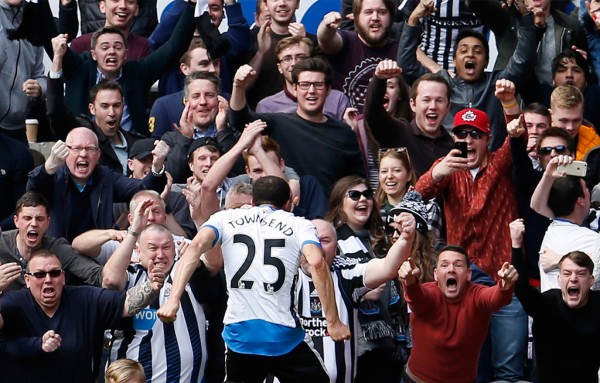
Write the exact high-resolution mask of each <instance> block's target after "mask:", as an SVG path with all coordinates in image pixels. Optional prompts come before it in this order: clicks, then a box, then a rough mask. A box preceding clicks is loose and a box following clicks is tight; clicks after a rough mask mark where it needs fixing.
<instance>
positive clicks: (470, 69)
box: [465, 60, 477, 76]
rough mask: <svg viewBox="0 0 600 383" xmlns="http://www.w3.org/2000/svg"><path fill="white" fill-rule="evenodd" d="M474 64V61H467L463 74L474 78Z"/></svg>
mask: <svg viewBox="0 0 600 383" xmlns="http://www.w3.org/2000/svg"><path fill="white" fill-rule="evenodd" d="M476 67H477V66H476V64H475V61H473V60H467V61H466V62H465V72H466V73H467V74H468V75H469V76H474V75H475V70H476Z"/></svg>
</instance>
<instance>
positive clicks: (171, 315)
mask: <svg viewBox="0 0 600 383" xmlns="http://www.w3.org/2000/svg"><path fill="white" fill-rule="evenodd" d="M215 239H216V234H215V232H214V230H213V229H212V228H210V227H203V228H202V229H200V231H198V234H196V236H195V237H194V239H193V240H192V243H191V244H190V245H189V246H188V247H187V249H185V250H184V251H183V253H182V254H181V258H179V261H178V262H177V271H175V278H174V279H173V287H172V288H171V294H170V295H169V298H168V299H167V301H166V302H165V304H163V305H162V307H161V308H160V309H159V310H158V312H157V315H158V317H159V318H160V320H161V321H163V322H172V321H174V320H175V319H177V311H178V310H179V301H180V300H181V296H182V295H183V291H184V289H185V285H186V284H187V283H188V282H189V281H190V278H191V277H192V274H194V270H196V268H197V267H198V265H199V264H200V256H201V255H202V254H203V253H204V252H206V251H207V250H209V249H211V248H212V247H213V243H214V241H215Z"/></svg>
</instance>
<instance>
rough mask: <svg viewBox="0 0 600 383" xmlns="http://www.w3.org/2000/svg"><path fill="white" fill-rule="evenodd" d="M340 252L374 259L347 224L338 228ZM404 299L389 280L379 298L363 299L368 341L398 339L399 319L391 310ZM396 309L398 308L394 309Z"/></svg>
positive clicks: (363, 323) (362, 314) (361, 312)
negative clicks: (394, 316)
mask: <svg viewBox="0 0 600 383" xmlns="http://www.w3.org/2000/svg"><path fill="white" fill-rule="evenodd" d="M336 232H337V237H338V241H337V244H338V248H339V250H340V254H341V255H342V256H344V257H348V258H360V259H365V258H366V259H372V258H376V257H377V256H376V255H375V254H373V253H372V252H371V251H370V250H369V249H368V248H367V246H365V243H364V242H363V241H362V240H361V239H360V238H359V237H357V236H356V233H355V232H354V231H353V230H352V229H351V228H350V227H349V226H348V225H346V224H343V225H342V226H340V227H338V228H337V229H336ZM401 301H402V296H400V294H399V293H398V288H397V286H396V282H393V281H392V282H388V283H387V284H386V288H385V290H384V292H383V293H382V294H381V296H380V297H379V299H378V300H376V301H368V300H362V301H361V302H360V304H359V312H358V321H359V323H360V327H361V330H362V333H363V336H364V337H365V339H366V340H367V341H373V340H377V339H383V338H391V339H396V338H397V336H398V335H399V334H398V330H399V329H398V326H397V325H396V323H397V320H394V318H392V316H393V315H392V314H391V311H390V310H393V311H396V310H397V308H396V305H397V304H399V303H400V302H401ZM394 309H396V310H394Z"/></svg>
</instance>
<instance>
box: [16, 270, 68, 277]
mask: <svg viewBox="0 0 600 383" xmlns="http://www.w3.org/2000/svg"><path fill="white" fill-rule="evenodd" d="M62 273H63V270H61V269H54V270H50V271H35V272H33V273H25V274H26V275H30V276H32V277H35V278H36V279H44V278H46V275H48V274H50V278H58V277H60V276H61V275H62Z"/></svg>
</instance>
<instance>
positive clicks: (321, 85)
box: [296, 81, 325, 90]
mask: <svg viewBox="0 0 600 383" xmlns="http://www.w3.org/2000/svg"><path fill="white" fill-rule="evenodd" d="M296 85H298V88H300V89H302V90H309V89H310V86H311V85H312V86H314V87H315V89H316V90H323V89H325V82H324V81H315V82H312V81H298V82H297V83H296Z"/></svg>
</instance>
